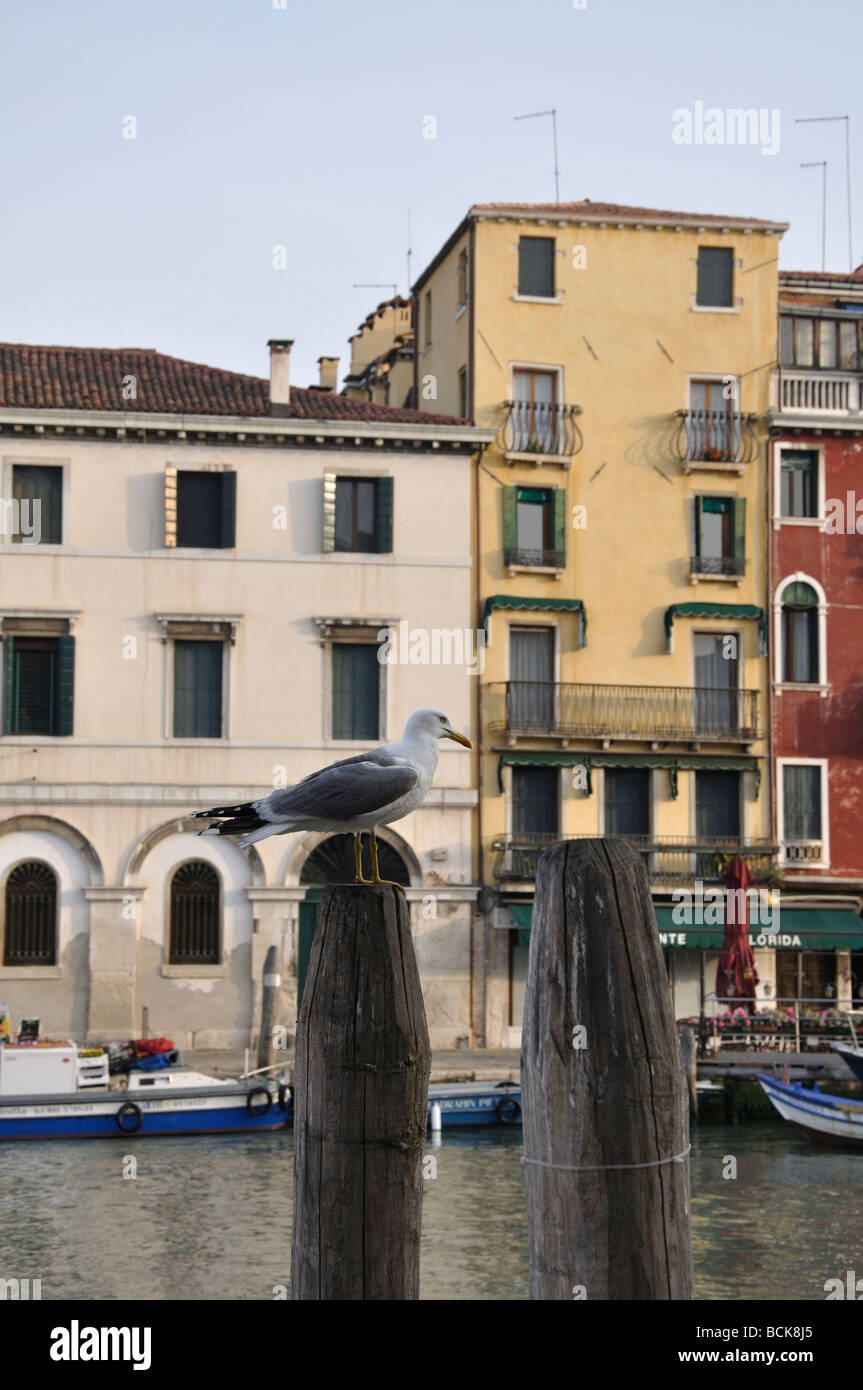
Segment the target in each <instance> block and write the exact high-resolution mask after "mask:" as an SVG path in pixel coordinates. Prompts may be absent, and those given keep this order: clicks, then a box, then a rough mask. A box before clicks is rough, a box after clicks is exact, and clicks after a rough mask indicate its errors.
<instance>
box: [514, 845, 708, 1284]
mask: <svg viewBox="0 0 863 1390" xmlns="http://www.w3.org/2000/svg"><path fill="white" fill-rule="evenodd" d="M522 1089H523V1101H524V1157H525V1182H526V1186H527V1211H528V1235H529V1251H530V1296H531V1298H534V1299H568V1300H571V1299H583V1298H586V1299H605V1300H618V1299H689V1298H692V1297H693V1296H694V1290H693V1275H692V1250H691V1242H690V1231H689V1160H688V1157H687V1154H688V1148H689V1133H688V1129H689V1126H688V1121H687V1113H686V1086H685V1082H684V1078H683V1070H682V1068H681V1065H680V1048H679V1044H678V1040H677V1029H676V1026H675V1022H674V1011H673V1008H672V1003H671V993H670V990H669V986H668V980H667V978H666V973H665V965H664V963H663V959H662V949H661V947H660V944H659V935H658V932H657V930H656V920H655V917H654V914H653V907H652V904H651V899H650V889H649V886H648V881H647V873H646V871H645V868H644V864H643V862H642V860H641V857H640V855H639V854H638V853H637V852H636V851H635V850H634V849H633V848H632V846H631V845H629V844H628V843H627V842H626V841H624V840H618V839H597V840H570V841H567V842H565V843H559V844H556V845H552V846H551V847H550V848H549V849H548V850H546V852H545V854H543V856H542V858H541V859H540V861H539V866H538V872H537V884H536V899H535V902H534V908H533V923H532V927H531V943H530V959H529V965H528V980H527V997H526V1001H525V1016H524V1033H523V1045H522Z"/></svg>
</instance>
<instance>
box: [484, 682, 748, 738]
mask: <svg viewBox="0 0 863 1390" xmlns="http://www.w3.org/2000/svg"><path fill="white" fill-rule="evenodd" d="M485 698H486V723H487V727H488V729H489V730H490V732H492V733H496V732H503V733H505V735H506V737H507V738H508V739H515V738H517V737H519V736H521V737H527V738H545V737H549V738H573V737H581V738H624V739H637V740H639V741H642V742H644V741H652V740H654V739H680V740H683V741H690V742H692V741H699V742H700V741H702V740H709V739H714V740H717V741H719V742H721V741H723V740H724V741H727V742H742V743H751V742H752V741H753V740H755V739H756V738H759V737H760V734H759V729H758V691H757V690H722V689H712V688H701V687H697V686H673V685H556V684H551V683H546V682H543V681H500V682H497V683H493V684H491V685H489V686H487V687H486V696H485Z"/></svg>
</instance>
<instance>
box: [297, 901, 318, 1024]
mask: <svg viewBox="0 0 863 1390" xmlns="http://www.w3.org/2000/svg"><path fill="white" fill-rule="evenodd" d="M323 891H324V890H323V889H322V888H309V889H307V890H306V899H305V902H301V903H300V930H299V936H298V940H297V1010H298V1011H299V1007H300V1004H301V1003H302V1001H303V990H304V989H305V985H306V975H307V974H308V970H309V958H310V956H311V954H312V942H313V941H314V939H315V927H316V926H317V921H318V905H319V903H320V901H321V894H322V893H323Z"/></svg>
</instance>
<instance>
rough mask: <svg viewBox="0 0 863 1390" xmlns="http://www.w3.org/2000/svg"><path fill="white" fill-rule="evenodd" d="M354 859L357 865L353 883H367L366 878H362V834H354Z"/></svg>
mask: <svg viewBox="0 0 863 1390" xmlns="http://www.w3.org/2000/svg"><path fill="white" fill-rule="evenodd" d="M354 860H355V863H356V866H357V876H356V878H355V879H354V882H355V883H368V882H369V880H368V879H367V878H363V837H362V834H359V835H355V836H354Z"/></svg>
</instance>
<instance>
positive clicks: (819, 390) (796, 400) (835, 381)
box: [774, 367, 863, 415]
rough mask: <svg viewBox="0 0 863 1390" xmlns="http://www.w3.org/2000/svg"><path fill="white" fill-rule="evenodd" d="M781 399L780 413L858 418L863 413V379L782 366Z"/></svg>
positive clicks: (848, 374)
mask: <svg viewBox="0 0 863 1390" xmlns="http://www.w3.org/2000/svg"><path fill="white" fill-rule="evenodd" d="M778 397H779V401H778V406H779V410H780V411H794V412H800V413H801V414H802V413H808V414H811V415H856V414H858V413H859V412H860V411H861V410H863V376H860V375H857V374H855V373H854V372H836V371H814V370H813V371H806V370H802V369H801V368H799V367H783V368H781V370H780V372H779V390H778ZM774 399H775V394H774Z"/></svg>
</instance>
